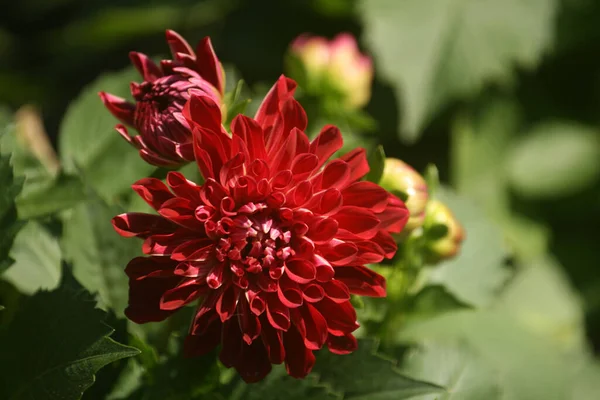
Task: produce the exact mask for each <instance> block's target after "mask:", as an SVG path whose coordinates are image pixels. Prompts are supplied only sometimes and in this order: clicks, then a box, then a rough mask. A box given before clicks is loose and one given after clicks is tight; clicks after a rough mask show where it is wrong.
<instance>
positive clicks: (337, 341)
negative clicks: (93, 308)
mask: <svg viewBox="0 0 600 400" xmlns="http://www.w3.org/2000/svg"><path fill="white" fill-rule="evenodd" d="M295 86H296V84H295V82H294V81H292V80H290V79H288V78H285V77H281V78H280V79H279V81H278V82H277V83H276V84H275V85H274V86H273V88H272V89H271V91H270V92H269V94H268V95H267V97H266V98H265V100H264V101H263V104H262V105H261V107H260V108H259V110H258V112H257V114H256V116H255V118H254V119H252V118H249V117H246V116H243V115H239V116H237V117H236V118H235V119H234V120H233V122H232V125H231V126H232V135H231V136H229V135H228V134H227V133H226V132H225V130H224V129H223V127H222V125H221V113H220V110H219V106H218V104H216V103H215V102H214V100H213V99H211V98H210V97H209V96H192V97H191V99H190V101H189V102H188V103H187V104H186V106H185V108H184V110H183V115H184V116H185V118H186V119H187V121H188V122H189V124H190V126H191V128H192V130H193V135H194V152H195V155H196V160H197V163H198V167H199V168H200V171H201V172H202V174H203V175H204V178H205V180H206V182H205V184H204V185H202V186H200V185H196V184H195V183H193V182H190V181H188V180H186V178H185V177H184V176H183V175H182V174H181V173H179V172H170V173H169V174H168V176H167V179H166V181H167V185H168V186H167V185H165V184H164V183H162V182H161V181H160V180H158V179H154V178H145V179H142V180H140V181H139V182H137V183H136V184H134V185H133V188H134V190H135V191H136V192H137V193H138V194H139V195H140V196H141V197H142V198H143V199H144V200H146V202H147V203H148V204H150V205H151V206H152V207H153V208H154V209H156V210H157V211H158V214H159V215H151V214H141V213H128V214H121V215H119V216H117V217H115V218H114V219H113V225H114V227H115V229H116V231H117V232H118V233H120V234H121V235H123V236H126V237H131V236H137V237H141V238H143V239H145V241H144V244H143V251H144V253H145V254H147V255H148V256H149V257H138V258H134V259H133V260H131V262H130V263H129V264H128V265H127V268H126V273H127V275H128V276H129V279H130V280H129V287H130V292H129V306H128V307H127V309H126V310H125V313H126V315H127V316H128V317H129V318H130V319H131V320H132V321H134V322H137V323H144V322H149V321H160V320H163V319H165V318H166V317H168V316H169V315H171V314H172V313H173V312H175V311H176V310H178V309H179V308H181V307H183V306H184V305H186V304H188V303H191V302H194V301H198V303H199V306H198V308H197V311H196V315H195V318H194V321H193V323H192V325H191V328H190V331H189V335H188V336H187V338H186V341H185V348H184V352H185V353H186V354H187V355H188V356H196V355H202V354H205V353H206V352H208V351H209V350H211V349H213V348H214V347H215V346H217V345H218V344H219V343H220V344H221V346H222V347H221V352H220V359H221V361H222V362H223V364H224V365H226V366H228V367H235V368H236V369H237V370H238V372H239V373H240V375H241V376H242V378H243V379H244V380H245V381H247V382H255V381H258V380H260V379H262V378H264V377H265V376H266V375H267V374H268V373H269V371H270V370H271V364H280V363H283V362H285V364H286V367H287V371H288V373H289V374H290V375H291V376H293V377H296V378H302V377H304V376H306V375H307V374H308V373H309V372H310V370H311V368H312V366H313V364H314V362H315V356H314V355H313V350H318V349H320V348H322V347H323V346H324V345H327V347H328V348H329V350H330V351H331V352H333V353H338V354H344V353H350V352H352V351H353V350H355V349H356V346H357V342H356V339H355V338H354V336H353V335H352V332H353V331H354V330H355V329H356V328H358V324H357V322H356V313H355V310H354V308H353V307H352V304H351V303H350V294H351V293H352V294H357V295H364V296H375V297H381V296H385V279H384V278H383V277H382V276H380V275H378V274H377V273H375V272H374V271H372V270H370V269H369V268H367V267H365V266H364V264H369V263H377V262H380V261H381V260H383V259H384V258H390V257H392V256H393V255H394V253H395V252H396V244H395V243H394V240H393V238H392V236H391V235H390V232H394V233H396V232H400V231H401V230H402V228H403V227H404V225H405V224H406V221H407V219H408V216H409V215H408V212H407V210H406V208H405V206H404V204H403V203H402V201H400V200H399V199H398V198H397V197H395V196H393V195H391V194H390V193H388V192H386V191H385V190H384V189H382V188H381V187H379V186H378V185H376V184H374V183H371V182H366V181H360V179H361V178H362V177H363V176H364V175H365V174H366V173H367V172H368V170H369V167H368V164H367V160H366V156H365V151H364V149H357V150H355V151H352V152H350V153H348V154H346V155H345V156H343V157H341V158H339V159H335V160H332V161H327V160H328V158H329V157H331V156H332V155H333V154H334V153H335V152H336V151H337V150H339V149H340V148H341V147H342V137H341V134H340V131H339V130H338V129H337V128H336V127H334V126H331V125H329V126H326V127H324V128H323V130H322V131H321V133H320V134H319V135H318V136H317V137H316V138H315V139H314V140H313V141H312V142H309V140H308V138H307V136H306V134H305V133H304V132H303V130H304V129H305V128H306V123H307V121H306V114H305V112H304V110H303V109H302V107H301V106H300V104H299V103H298V102H297V101H296V100H295V99H294V98H293V97H292V95H293V92H294V89H295Z"/></svg>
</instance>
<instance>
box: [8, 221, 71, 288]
mask: <svg viewBox="0 0 600 400" xmlns="http://www.w3.org/2000/svg"><path fill="white" fill-rule="evenodd" d="M10 256H11V257H12V258H13V259H14V260H15V262H14V264H13V265H12V266H11V267H10V268H8V269H7V270H6V272H5V273H4V275H3V276H2V278H3V279H5V280H6V281H8V282H10V283H12V284H13V285H14V286H15V287H16V288H18V289H19V290H20V291H21V292H23V293H26V294H32V293H34V292H36V291H37V290H39V289H54V288H55V287H56V286H57V285H58V283H59V282H60V277H61V266H60V258H61V252H60V247H59V245H58V241H57V240H56V238H54V237H53V236H52V235H51V234H50V233H49V232H48V230H47V229H46V228H44V226H42V225H40V224H38V223H37V222H34V221H30V222H28V223H27V225H25V227H24V228H23V229H21V231H20V232H19V233H18V234H17V237H16V238H15V241H14V244H13V246H12V249H11V250H10Z"/></svg>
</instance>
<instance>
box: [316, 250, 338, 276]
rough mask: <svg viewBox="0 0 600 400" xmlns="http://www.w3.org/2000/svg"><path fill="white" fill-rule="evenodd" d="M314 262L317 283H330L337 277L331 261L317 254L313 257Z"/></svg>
mask: <svg viewBox="0 0 600 400" xmlns="http://www.w3.org/2000/svg"><path fill="white" fill-rule="evenodd" d="M313 261H314V263H315V266H316V268H317V277H316V280H317V282H328V281H330V280H332V279H333V277H334V275H335V270H334V269H333V267H332V266H331V264H330V263H329V261H327V260H326V259H324V258H323V257H321V256H320V255H318V254H315V255H314V256H313Z"/></svg>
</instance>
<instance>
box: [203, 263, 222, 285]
mask: <svg viewBox="0 0 600 400" xmlns="http://www.w3.org/2000/svg"><path fill="white" fill-rule="evenodd" d="M224 271H225V263H223V262H221V263H218V264H216V265H215V266H214V267H213V269H212V270H211V271H210V273H209V274H208V276H207V277H206V284H207V285H208V287H209V288H211V289H218V288H219V287H221V285H223V272H224Z"/></svg>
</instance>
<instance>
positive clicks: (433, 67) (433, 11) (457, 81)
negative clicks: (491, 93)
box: [361, 0, 556, 142]
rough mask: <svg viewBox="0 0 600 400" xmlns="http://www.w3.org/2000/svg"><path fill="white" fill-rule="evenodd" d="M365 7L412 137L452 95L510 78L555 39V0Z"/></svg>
mask: <svg viewBox="0 0 600 400" xmlns="http://www.w3.org/2000/svg"><path fill="white" fill-rule="evenodd" d="M361 11H362V13H361V15H362V16H363V19H364V21H365V24H366V35H367V39H368V41H369V43H370V45H371V48H372V49H373V52H374V53H375V56H376V57H377V61H378V67H379V70H380V71H381V73H382V74H383V75H384V77H385V78H387V79H388V80H389V81H390V82H391V83H393V84H394V85H395V87H396V93H397V95H398V96H399V97H400V98H401V101H400V102H399V103H400V104H402V126H401V131H402V137H403V138H404V139H405V140H407V141H411V142H412V141H415V140H416V139H418V137H419V135H420V133H421V132H422V129H423V127H424V126H425V125H426V124H427V123H428V122H429V121H430V120H431V118H432V117H433V116H434V115H435V114H436V113H437V112H438V111H439V110H440V109H441V108H443V107H444V106H446V105H447V104H448V103H449V102H450V101H452V100H455V99H458V98H465V97H472V96H473V95H475V94H477V93H479V92H480V90H481V89H482V88H483V87H484V86H485V85H486V84H488V83H491V82H494V83H500V84H507V83H510V81H511V80H512V78H513V70H514V66H516V65H518V66H520V67H524V68H533V67H535V66H536V65H537V64H538V62H539V60H540V58H541V56H542V55H543V53H544V51H545V50H546V49H547V48H548V47H549V45H550V44H551V38H552V30H553V28H554V15H555V12H556V1H555V0H531V1H522V0H506V1H502V2H498V1H495V0H466V1H465V0H431V1H422V0H402V1H397V0H379V1H366V0H364V1H363V2H362V10H361Z"/></svg>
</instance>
